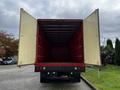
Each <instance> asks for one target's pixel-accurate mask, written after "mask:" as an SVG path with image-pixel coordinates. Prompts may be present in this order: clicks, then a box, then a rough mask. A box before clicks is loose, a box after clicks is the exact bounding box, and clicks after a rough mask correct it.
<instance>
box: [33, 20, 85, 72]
mask: <svg viewBox="0 0 120 90" xmlns="http://www.w3.org/2000/svg"><path fill="white" fill-rule="evenodd" d="M37 23H38V24H37V44H36V45H37V46H36V47H37V49H36V50H37V52H36V63H35V65H36V66H37V67H38V68H37V69H36V71H41V70H42V68H41V67H39V66H42V67H43V66H45V67H47V66H52V67H57V66H59V67H60V66H61V67H62V66H64V67H67V66H69V67H73V68H74V67H75V66H77V67H80V69H79V71H80V70H82V71H84V68H85V66H84V53H83V20H79V19H38V20H37ZM53 71H54V70H53Z"/></svg>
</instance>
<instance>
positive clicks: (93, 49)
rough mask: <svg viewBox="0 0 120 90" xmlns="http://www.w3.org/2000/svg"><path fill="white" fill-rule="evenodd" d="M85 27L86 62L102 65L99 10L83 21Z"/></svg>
mask: <svg viewBox="0 0 120 90" xmlns="http://www.w3.org/2000/svg"><path fill="white" fill-rule="evenodd" d="M83 23H84V24H83V27H84V60H85V63H86V64H93V65H101V60H100V33H99V9H96V10H95V11H94V12H93V13H92V14H91V15H89V16H88V17H87V18H86V19H84V21H83Z"/></svg>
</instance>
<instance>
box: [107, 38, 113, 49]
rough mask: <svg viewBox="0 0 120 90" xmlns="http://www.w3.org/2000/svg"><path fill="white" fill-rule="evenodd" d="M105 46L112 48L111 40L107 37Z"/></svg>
mask: <svg viewBox="0 0 120 90" xmlns="http://www.w3.org/2000/svg"><path fill="white" fill-rule="evenodd" d="M107 47H109V48H110V49H113V44H112V40H110V39H107Z"/></svg>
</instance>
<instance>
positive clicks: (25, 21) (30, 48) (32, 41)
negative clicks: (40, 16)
mask: <svg viewBox="0 0 120 90" xmlns="http://www.w3.org/2000/svg"><path fill="white" fill-rule="evenodd" d="M19 31H20V36H19V40H20V41H19V54H18V65H19V66H20V65H26V64H34V63H35V57H36V31H37V20H36V19H35V18H33V17H32V16H31V15H29V14H28V13H27V12H26V11H24V10H23V9H20V30H19Z"/></svg>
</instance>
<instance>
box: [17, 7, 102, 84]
mask: <svg viewBox="0 0 120 90" xmlns="http://www.w3.org/2000/svg"><path fill="white" fill-rule="evenodd" d="M98 14H99V10H98V9H97V10H95V11H94V12H93V13H92V14H91V15H89V16H88V17H87V18H85V19H35V18H34V17H32V16H31V15H29V14H28V13H27V12H26V11H25V10H23V9H21V10H20V41H19V58H18V65H19V66H21V65H31V64H33V65H34V66H35V72H40V81H41V82H42V83H44V82H52V81H69V82H80V79H81V72H84V71H85V64H94V65H101V63H100V40H99V15H98Z"/></svg>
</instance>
